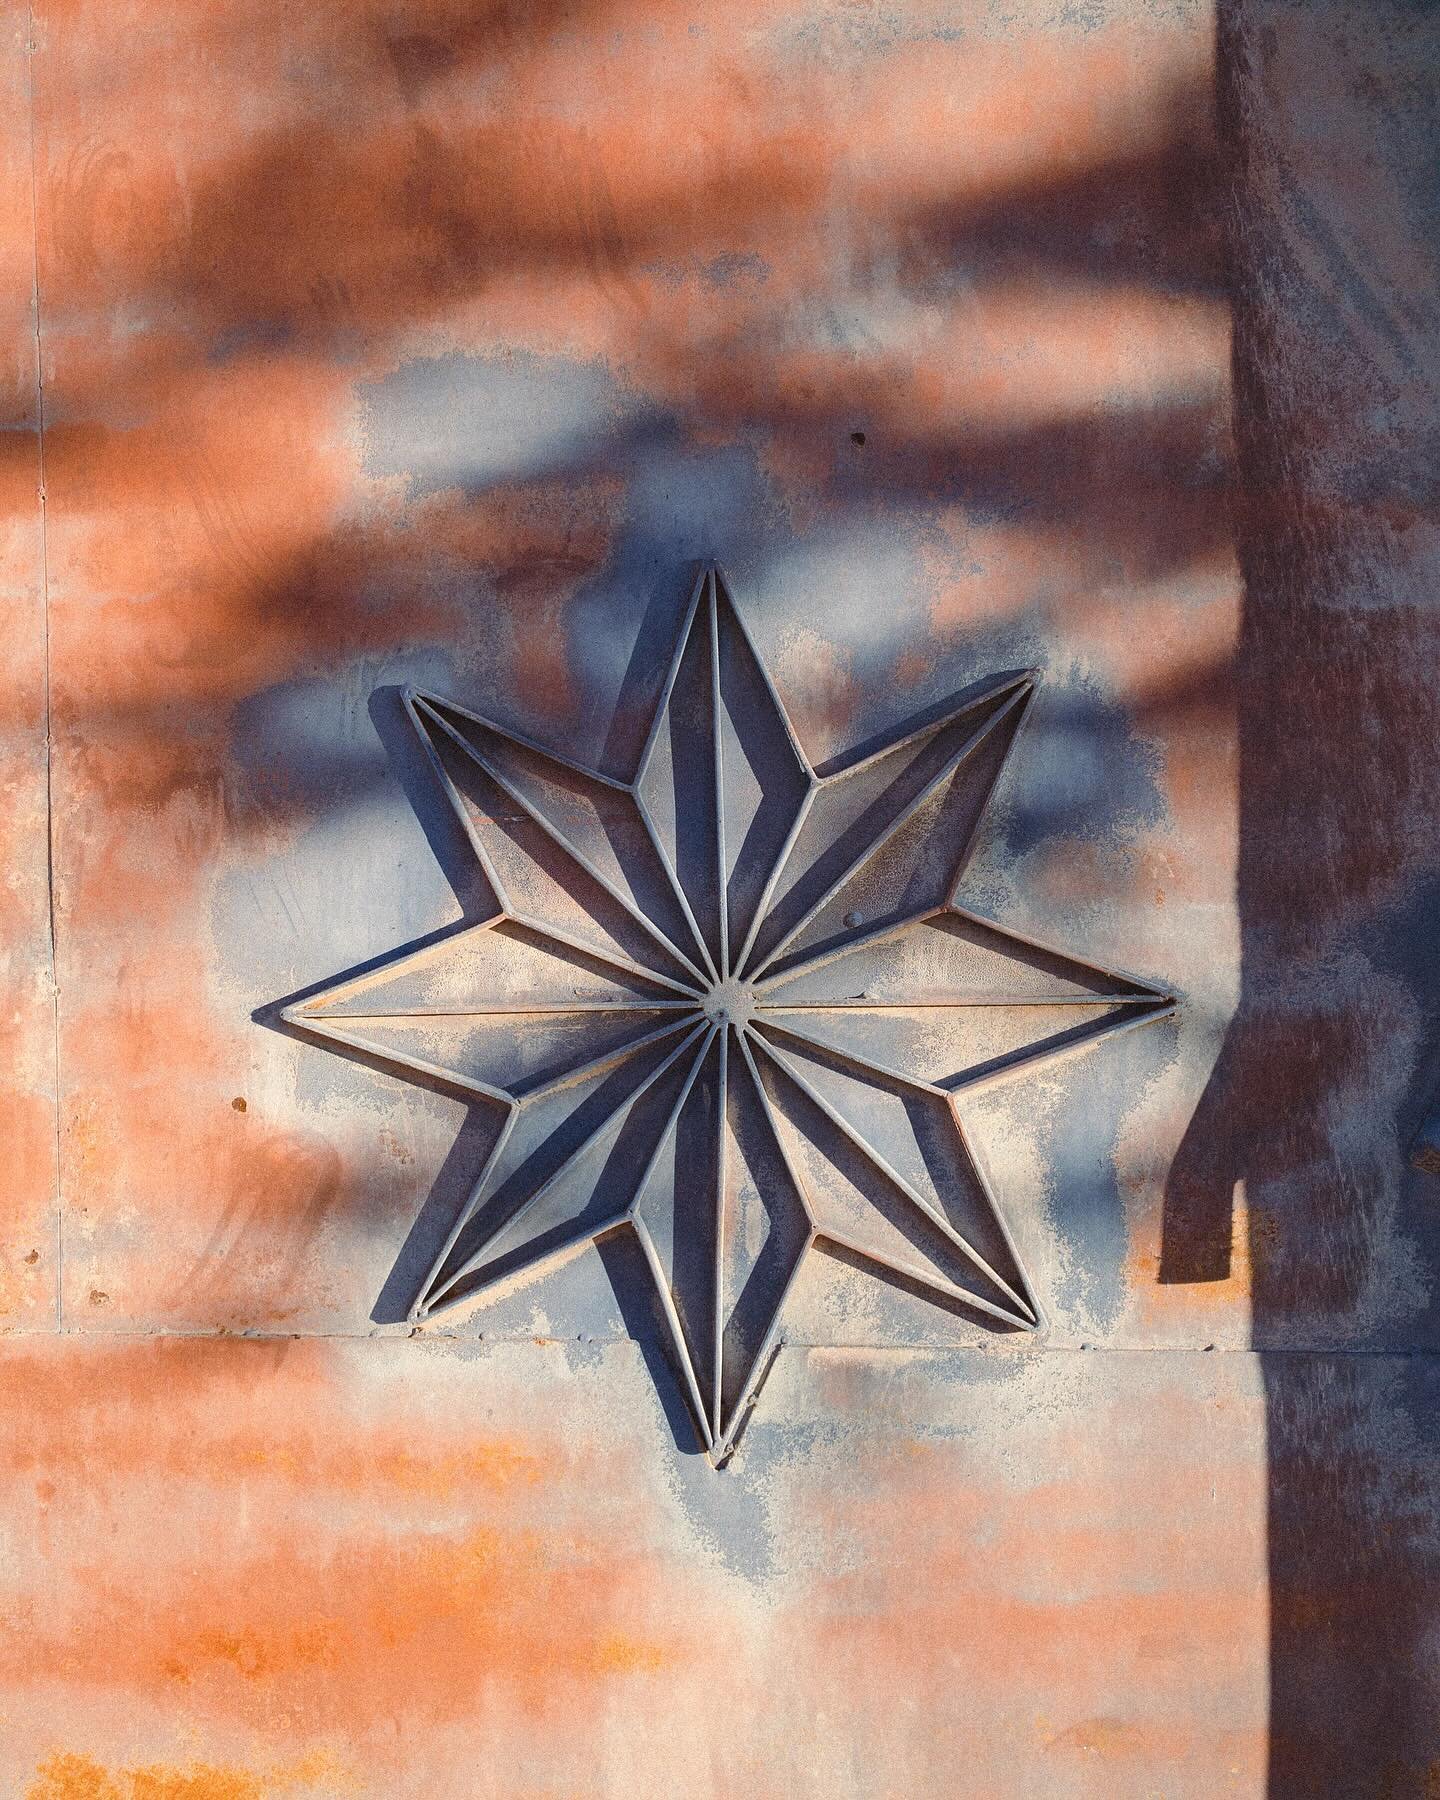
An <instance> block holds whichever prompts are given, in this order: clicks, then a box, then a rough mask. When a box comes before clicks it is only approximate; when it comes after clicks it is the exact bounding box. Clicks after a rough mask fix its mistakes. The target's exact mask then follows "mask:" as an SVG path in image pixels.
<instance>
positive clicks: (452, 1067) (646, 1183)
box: [284, 568, 1173, 1464]
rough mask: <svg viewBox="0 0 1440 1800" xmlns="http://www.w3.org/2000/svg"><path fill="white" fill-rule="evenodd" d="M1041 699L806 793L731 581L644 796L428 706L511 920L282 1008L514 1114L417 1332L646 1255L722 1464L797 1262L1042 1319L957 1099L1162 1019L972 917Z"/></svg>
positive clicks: (1019, 1327)
mask: <svg viewBox="0 0 1440 1800" xmlns="http://www.w3.org/2000/svg"><path fill="white" fill-rule="evenodd" d="M1034 687H1035V677H1034V674H1033V672H1031V671H1026V672H1023V673H1020V674H1008V675H1005V676H1003V677H1000V678H998V679H996V680H994V681H991V682H989V683H986V684H982V685H981V686H980V687H979V688H978V689H974V690H971V691H969V692H968V693H966V694H964V695H962V696H957V697H955V698H954V699H952V701H951V702H950V703H949V704H948V706H947V708H946V710H944V711H943V712H942V713H940V714H939V715H938V716H934V715H932V716H931V717H930V718H929V720H928V722H926V723H924V724H922V725H921V726H919V727H918V728H913V729H906V730H902V731H901V732H900V733H899V734H897V735H896V736H893V737H891V738H890V739H889V740H888V741H886V742H885V743H883V744H881V745H880V746H879V747H878V748H877V747H867V748H865V749H863V750H862V751H860V752H858V753H855V754H852V755H850V756H848V757H844V758H841V759H838V760H836V761H834V762H832V763H829V764H822V765H820V766H818V767H814V766H812V765H811V763H810V761H809V760H808V758H807V757H806V755H805V752H804V751H803V749H802V748H801V746H800V743H799V740H798V739H797V738H796V736H795V733H794V731H793V729H792V727H791V725H790V721H789V719H788V718H787V716H786V713H785V709H784V707H783V705H782V704H781V701H780V698H779V695H778V694H777V693H776V691H775V688H774V686H773V685H772V683H771V681H770V678H769V676H768V674H767V673H766V670H765V668H764V666H763V664H762V663H761V661H760V659H759V657H758V655H757V654H756V651H755V648H754V646H753V644H752V643H751V641H750V637H749V634H748V633H747V631H746V629H745V625H744V622H743V620H742V619H741V617H740V614H739V612H738V611H737V610H736V608H735V606H734V603H733V601H732V600H731V598H730V595H729V593H728V591H727V587H726V583H725V580H724V577H723V576H722V575H721V574H720V572H719V571H718V570H716V569H714V568H710V569H707V570H705V571H704V572H703V573H702V574H701V575H700V577H699V579H698V580H697V583H696V587H695V591H694V594H693V596H692V598H691V601H690V605H689V608H688V610H687V613H686V615H685V618H684V621H683V624H682V626H681V629H680V633H679V637H678V639H677V642H676V646H675V651H674V655H673V658H672V660H671V663H670V666H669V669H668V672H667V675H666V678H665V682H664V686H663V689H662V691H661V694H660V698H659V703H658V705H657V707H656V710H655V715H654V719H653V722H652V723H651V725H650V728H649V732H648V736H647V738H646V741H645V744H644V748H643V751H642V753H641V756H640V760H639V764H638V767H637V768H636V770H635V774H634V776H633V778H632V779H631V780H630V781H617V780H614V779H612V778H610V777H608V776H606V775H602V774H598V773H596V772H595V771H593V770H590V769H585V768H582V767H581V766H580V765H579V764H577V763H575V762H572V761H570V760H569V759H567V758H566V757H564V756H561V755H558V754H557V753H556V752H554V751H552V750H547V749H544V748H542V746H540V745H539V744H537V743H534V742H531V741H530V740H529V739H527V738H524V737H521V736H519V735H518V734H516V733H515V732H513V731H508V730H504V729H502V728H501V727H499V726H497V725H495V724H492V723H491V722H490V721H489V720H487V719H485V718H482V717H481V716H480V715H479V714H477V713H474V712H471V711H469V710H468V709H466V708H465V707H461V706H457V705H456V704H454V703H453V702H451V701H448V700H443V699H440V698H438V697H436V696H434V695H430V694H422V693H417V692H414V691H413V690H412V691H407V693H406V696H405V701H406V706H407V708H408V711H409V714H410V717H411V719H412V721H413V723H414V726H415V728H416V731H417V732H418V734H419V737H420V741H421V743H422V744H423V746H424V747H425V749H426V752H427V753H428V757H429V760H430V763H431V766H432V768H433V771H434V774H435V776H436V778H437V780H438V782H439V783H440V786H441V788H442V790H443V792H444V794H445V796H446V798H447V800H448V802H449V805H450V806H451V808H452V809H453V810H454V813H455V815H456V817H457V818H458V820H459V822H460V825H461V826H462V828H463V830H464V832H465V834H466V836H467V838H468V840H469V844H470V846H471V847H472V848H473V850H474V854H475V856H476V857H477V858H478V860H479V863H480V866H481V868H482V869H483V871H484V874H485V877H486V880H487V881H488V883H489V885H490V887H491V888H492V889H493V893H494V896H495V911H494V914H493V916H492V917H490V918H488V919H486V920H485V921H484V922H483V923H480V924H476V925H473V926H469V927H466V928H464V929H460V930H457V931H454V932H452V933H451V934H449V935H446V936H444V937H442V938H439V939H437V940H434V941H432V942H430V943H428V944H426V945H425V946H423V947H422V948H420V949H418V950H415V951H411V952H409V953H406V954H402V955H400V956H398V957H397V958H395V959H393V960H391V961H389V962H387V963H383V964H382V965H381V966H379V967H377V968H374V969H371V970H369V971H367V972H365V973H363V974H361V975H358V976H355V977H352V978H347V979H343V980H341V981H339V982H337V983H335V984H334V985H332V986H330V987H329V988H327V989H325V990H323V991H322V992H320V993H317V994H314V995H312V996H311V997H310V998H308V999H306V1000H304V1001H301V1002H299V1003H297V1004H295V1005H293V1006H290V1007H288V1008H286V1009H285V1015H284V1016H285V1017H286V1019H287V1020H289V1021H290V1022H291V1023H292V1024H293V1025H296V1026H299V1027H302V1028H303V1029H304V1030H305V1031H306V1032H307V1033H310V1034H313V1035H315V1036H317V1037H319V1038H321V1039H324V1040H328V1041H330V1042H331V1043H333V1044H335V1045H336V1046H337V1047H344V1048H345V1049H346V1050H348V1051H350V1052H352V1053H353V1052H356V1051H358V1052H361V1053H363V1055H364V1056H365V1058H366V1059H367V1060H370V1061H376V1062H378V1063H380V1064H381V1065H382V1066H384V1067H385V1068H386V1069H388V1070H389V1071H392V1072H394V1073H396V1074H398V1075H400V1076H402V1077H408V1078H410V1079H412V1080H417V1081H422V1082H425V1083H427V1084H434V1083H436V1082H439V1083H440V1084H441V1085H442V1086H444V1087H445V1088H447V1089H448V1090H450V1091H452V1092H456V1093H459V1094H461V1095H462V1096H464V1097H465V1098H466V1099H467V1100H471V1101H473V1102H476V1103H479V1104H482V1105H488V1106H490V1107H491V1108H493V1109H496V1110H497V1116H498V1120H499V1123H498V1132H497V1135H496V1137H495V1139H494V1142H493V1145H492V1148H491V1150H490V1153H489V1156H488V1159H487V1160H486V1162H485V1166H484V1168H483V1169H482V1170H481V1172H480V1174H479V1178H478V1181H477V1182H476V1185H475V1187H474V1189H473V1190H472V1192H471V1194H470V1196H469V1199H468V1201H467V1202H466V1204H465V1205H464V1207H463V1208H462V1209H461V1211H460V1213H459V1216H458V1217H457V1218H456V1219H455V1221H454V1224H453V1226H452V1227H451V1229H450V1232H449V1235H448V1237H447V1238H446V1240H445V1242H444V1244H443V1245H442V1247H441V1249H440V1252H439V1254H438V1255H437V1256H436V1258H435V1260H434V1263H433V1266H432V1267H431V1269H430V1272H429V1274H428V1276H427V1278H426V1280H425V1282H424V1284H423V1286H422V1288H421V1291H420V1293H419V1295H418V1297H417V1299H416V1301H415V1304H414V1306H413V1308H412V1310H411V1317H412V1318H413V1319H415V1320H423V1319H427V1318H429V1317H431V1316H433V1315H434V1314H436V1313H440V1312H442V1311H447V1310H449V1309H451V1308H456V1307H460V1306H462V1305H465V1304H468V1303H472V1302H474V1301H475V1300H476V1298H477V1297H480V1296H486V1295H490V1294H492V1293H493V1291H494V1290H495V1289H496V1288H497V1287H498V1286H499V1285H500V1284H502V1283H505V1282H507V1281H509V1280H510V1279H511V1278H512V1277H514V1276H516V1275H517V1274H519V1273H520V1272H521V1271H528V1270H533V1269H535V1268H537V1267H538V1266H539V1265H541V1264H549V1263H553V1262H555V1261H557V1260H559V1259H561V1258H563V1257H565V1256H567V1255H570V1254H573V1253H575V1252H576V1251H578V1250H581V1249H583V1248H584V1247H585V1246H586V1245H588V1244H590V1243H592V1242H594V1241H595V1240H597V1239H600V1238H603V1237H605V1236H607V1235H609V1234H612V1233H621V1232H623V1233H628V1234H631V1235H632V1236H633V1239H634V1240H635V1242H636V1243H638V1246H639V1249H640V1252H641V1253H642V1255H643V1258H644V1263H645V1265H646V1267H647V1269H648V1271H649V1275H650V1277H651V1278H652V1280H653V1283H654V1288H655V1293H656V1296H657V1298H658V1303H659V1310H660V1313H661V1315H662V1316H663V1319H664V1322H665V1326H666V1329H667V1334H668V1338H669V1341H670V1347H671V1350H672V1351H673V1355H674V1360H675V1363H676V1365H677V1368H678V1372H679V1376H680V1379H681V1382H682V1385H683V1388H684V1391H685V1394H686V1396H687V1399H688V1402H689V1406H690V1409H691V1411H692V1413H693V1415H694V1420H695V1425H696V1428H697V1431H698V1433H699V1437H700V1440H701V1442H702V1444H703V1445H704V1448H705V1450H706V1451H707V1453H708V1454H709V1456H710V1457H711V1459H712V1461H714V1462H715V1463H717V1464H718V1463H719V1462H721V1461H723V1460H724V1459H725V1458H726V1457H727V1456H728V1455H729V1454H730V1452H731V1451H732V1450H733V1448H734V1445H735V1442H736V1438H737V1435H738V1433H739V1431H740V1429H741V1427H742V1425H743V1423H744V1421H745V1419H746V1417H747V1415H748V1411H749V1409H750V1407H751V1405H752V1404H753V1401H754V1398H755V1395H756V1392H757V1389H758V1386H759V1383H760V1381H761V1380H762V1379H763V1376H764V1374H765V1371H766V1370H767V1368H768V1366H769V1363H770V1361H771V1359H772V1355H773V1353H774V1350H775V1348H776V1346H777V1343H778V1333H779V1329H780V1321H781V1316H782V1310H783V1308H784V1304H785V1300H786V1297H787V1296H788V1294H789V1293H790V1291H791V1288H792V1287H793V1285H794V1283H795V1280H796V1277H797V1275H798V1273H799V1271H800V1269H801V1266H802V1264H803V1263H804V1261H805V1259H806V1257H807V1256H808V1254H809V1253H810V1252H811V1251H812V1250H823V1251H826V1252H828V1253H830V1254H831V1255H833V1256H837V1257H839V1258H841V1259H842V1260H844V1261H846V1262H848V1263H851V1264H852V1265H859V1266H863V1267H867V1268H869V1269H872V1270H874V1271H875V1272H877V1273H879V1274H881V1275H882V1276H884V1277H885V1278H887V1279H889V1280H890V1281H892V1282H894V1283H896V1284H897V1285H900V1286H902V1287H905V1288H908V1289H910V1290H912V1291H918V1292H920V1293H922V1294H924V1295H926V1296H928V1297H930V1298H932V1299H934V1300H936V1301H938V1302H939V1303H941V1304H942V1305H945V1306H948V1307H951V1308H953V1309H955V1310H958V1311H962V1312H964V1313H966V1314H968V1315H970V1316H971V1317H973V1318H976V1319H979V1320H980V1321H982V1322H985V1323H987V1324H989V1325H990V1326H992V1327H993V1328H995V1329H1002V1330H1013V1331H1034V1330H1035V1329H1037V1327H1038V1326H1039V1324H1040V1322H1041V1309H1040V1305H1039V1302H1038V1300H1037V1299H1036V1297H1035V1294H1034V1292H1033V1291H1032V1288H1031V1285H1030V1282H1029V1279H1028V1278H1027V1276H1026V1274H1025V1271H1024V1269H1023V1268H1022V1267H1021V1264H1020V1259H1019V1256H1018V1255H1017V1253H1016V1248H1015V1244H1014V1242H1013V1240H1012V1238H1011V1235H1010V1232H1009V1230H1008V1228H1007V1227H1006V1225H1005V1222H1004V1220H1003V1219H1002V1217H1001V1215H1000V1213H999V1211H998V1209H997V1207H996V1205H995V1202H994V1200H993V1198H992V1197H991V1194H990V1191H989V1188H988V1186H987V1184H986V1180H985V1177H984V1175H983V1174H982V1172H981V1169H980V1167H979V1165H978V1163H977V1162H976V1160H975V1158H974V1157H973V1155H972V1154H971V1151H970V1148H969V1145H968V1143H967V1141H966V1134H965V1130H964V1128H963V1126H962V1124H961V1120H960V1117H959V1114H958V1112H957V1110H956V1101H957V1097H958V1096H960V1095H963V1094H965V1093H966V1092H968V1091H970V1090H972V1089H974V1088H975V1087H977V1086H978V1085H980V1084H981V1083H983V1082H987V1081H991V1080H994V1079H996V1078H998V1077H1000V1076H1005V1075H1009V1074H1011V1073H1012V1072H1014V1071H1015V1070H1016V1069H1018V1068H1021V1067H1023V1066H1026V1065H1028V1064H1030V1063H1033V1062H1035V1061H1036V1060H1038V1059H1040V1058H1044V1057H1051V1056H1055V1055H1057V1054H1060V1053H1062V1052H1064V1051H1067V1050H1070V1049H1072V1048H1074V1047H1075V1046H1076V1045H1078V1044H1081V1043H1085V1042H1088V1041H1090V1040H1091V1039H1093V1038H1095V1037H1097V1036H1100V1035H1102V1034H1104V1033H1108V1032H1114V1031H1117V1030H1121V1029H1125V1028H1127V1027H1129V1026H1132V1025H1136V1024H1140V1023H1143V1022H1145V1021H1147V1020H1150V1019H1155V1018H1158V1017H1161V1016H1163V1015H1165V1014H1166V1013H1168V1012H1169V1011H1170V1010H1171V1009H1172V1007H1173V1001H1172V999H1171V997H1170V996H1169V995H1168V994H1166V993H1164V992H1163V991H1162V990H1160V989H1157V988H1154V987H1151V986H1149V985H1147V984H1145V983H1143V982H1140V981H1137V980H1135V979H1134V978H1133V977H1130V976H1124V975H1118V974H1116V973H1114V972H1113V971H1109V970H1105V969H1101V968H1098V967H1096V966H1095V965H1093V964H1090V963H1086V962H1082V961H1079V960H1077V959H1075V958H1073V957H1070V956H1067V955H1065V954H1063V953H1061V952H1059V951H1056V950H1054V949H1051V948H1050V947H1048V946H1046V945H1043V944H1040V943H1038V942H1036V941H1035V940H1033V939H1030V938H1026V937H1022V936H1020V935H1019V934H1017V933H1016V932H1013V931H1010V930H1008V929H1004V928H1002V927H1001V926H999V925H996V924H994V923H992V922H990V921H989V920H986V919H983V918H981V917H979V916H978V915H977V914H975V913H972V912H970V911H967V910H966V909H965V908H964V907H963V906H961V905H960V904H959V903H958V902H957V900H956V898H955V895H956V890H957V887H958V886H959V884H960V880H961V877H962V875H963V872H964V869H965V864H966V861H967V858H968V855H969V852H970V849H971V846H972V843H973V841H974V838H975V835H976V831H977V828H978V826H979V823H980V819H981V816H982V814H983V812H984V810H985V807H986V805H987V803H988V801H989V798H990V795H991V792H992V790H993V788H994V786H995V783H996V781H997V779H998V777H999V775H1000V771H1001V769H1002V767H1003V766H1004V763H1005V760H1006V758H1007V756H1008V755H1009V752H1010V750H1011V748H1012V746H1013V744H1014V742H1015V738H1016V734H1017V732H1018V730H1019V728H1020V724H1021V721H1022V720H1023V718H1024V716H1025V713H1026V710H1027V708H1028V706H1029V704H1030V700H1031V697H1032V695H1033V693H1034Z"/></svg>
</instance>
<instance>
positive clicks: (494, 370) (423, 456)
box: [356, 351, 643, 496]
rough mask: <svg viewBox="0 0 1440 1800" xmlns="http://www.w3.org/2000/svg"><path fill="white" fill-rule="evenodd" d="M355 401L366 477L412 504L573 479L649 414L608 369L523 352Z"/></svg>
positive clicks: (411, 379) (445, 361)
mask: <svg viewBox="0 0 1440 1800" xmlns="http://www.w3.org/2000/svg"><path fill="white" fill-rule="evenodd" d="M356 398H357V401H358V405H359V426H360V435H361V441H362V445H363V452H364V460H363V466H364V468H365V471H366V473H367V474H370V475H374V476H387V475H389V476H394V475H399V476H403V477H404V478H405V480H406V481H407V482H408V484H409V492H410V494H411V495H412V496H414V495H420V494H426V493H434V492H438V491H441V490H444V489H446V488H459V489H461V490H462V491H463V492H465V493H472V494H473V493H478V492H481V491H483V490H484V489H486V488H490V487H494V486H496V485H498V484H501V483H504V482H511V481H524V480H534V479H536V478H538V477H543V476H545V475H549V474H552V473H555V472H558V471H566V472H571V473H573V472H574V471H575V470H576V469H577V468H578V467H580V466H583V465H584V464H586V463H587V462H592V461H593V460H595V459H596V457H597V456H598V455H599V454H601V453H602V452H603V450H604V448H605V446H606V445H607V443H608V441H609V440H610V439H611V438H612V437H613V436H615V435H616V434H617V433H622V432H623V431H625V430H626V429H627V428H633V426H634V424H635V422H636V420H637V418H638V417H639V416H640V415H641V413H642V412H643V408H642V407H641V405H640V403H639V401H638V400H636V399H635V398H633V397H629V398H627V397H626V396H624V395H623V394H622V393H621V391H620V390H619V389H618V388H617V387H616V385H615V382H614V381H613V379H612V377H611V376H610V374H609V372H608V370H607V369H606V368H605V367H604V365H603V364H602V363H599V362H577V361H572V360H567V359H565V358H563V357H545V356H537V355H534V354H533V353H531V352H526V351H512V352H510V353H509V354H505V355H496V356H467V355H462V354H459V353H458V352H457V353H456V354H454V355H450V356H441V357H429V358H422V359H417V360H416V361H413V362H407V363H405V364H403V365H402V366H401V367H400V368H398V369H396V370H395V371H394V373H392V374H390V375H386V376H384V377H382V379H380V380H379V381H373V382H365V383H362V384H361V385H360V387H359V389H358V390H357V395H356Z"/></svg>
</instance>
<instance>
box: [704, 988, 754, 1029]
mask: <svg viewBox="0 0 1440 1800" xmlns="http://www.w3.org/2000/svg"><path fill="white" fill-rule="evenodd" d="M700 1006H701V1010H702V1011H703V1012H704V1014H705V1017H706V1018H707V1019H709V1020H710V1021H711V1023H712V1024H715V1025H746V1024H748V1023H749V1022H750V1020H751V1018H753V1016H754V1013H755V990H754V989H753V988H752V987H750V986H749V984H748V983H746V982H743V981H718V982H716V984H715V986H714V987H712V988H711V989H710V990H709V991H708V992H707V993H706V994H705V995H704V996H703V997H702V998H701V1001H700Z"/></svg>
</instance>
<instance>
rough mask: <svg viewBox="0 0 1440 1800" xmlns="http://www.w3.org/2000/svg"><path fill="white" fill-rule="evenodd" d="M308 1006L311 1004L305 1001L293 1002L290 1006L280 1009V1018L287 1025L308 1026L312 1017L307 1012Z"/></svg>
mask: <svg viewBox="0 0 1440 1800" xmlns="http://www.w3.org/2000/svg"><path fill="white" fill-rule="evenodd" d="M308 1004H309V1002H308V1001H305V1000H292V1001H291V1002H290V1004H289V1006H282V1007H281V1008H280V1017H281V1018H282V1019H283V1020H284V1021H285V1023H286V1024H287V1025H305V1024H308V1023H309V1019H310V1015H309V1014H308V1013H307V1012H306V1011H305V1008H306V1006H307V1005H308Z"/></svg>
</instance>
